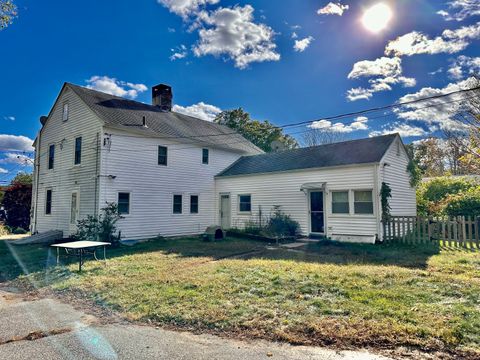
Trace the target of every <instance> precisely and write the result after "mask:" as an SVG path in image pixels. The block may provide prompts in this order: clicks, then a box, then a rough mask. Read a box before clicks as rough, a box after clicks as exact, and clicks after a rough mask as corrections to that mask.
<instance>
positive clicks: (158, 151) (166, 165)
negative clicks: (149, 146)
mask: <svg viewBox="0 0 480 360" xmlns="http://www.w3.org/2000/svg"><path fill="white" fill-rule="evenodd" d="M161 147H163V148H166V149H167V156H166V158H167V163H166V164H159V163H158V157H159V154H160V148H161ZM169 152H170V151H169V150H168V146H167V145H161V144H158V145H157V166H164V167H168V164H169V163H170V161H169V160H168V158H169V155H168V154H169Z"/></svg>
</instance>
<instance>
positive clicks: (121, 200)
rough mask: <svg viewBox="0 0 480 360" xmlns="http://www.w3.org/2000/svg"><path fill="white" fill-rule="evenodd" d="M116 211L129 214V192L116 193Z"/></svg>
mask: <svg viewBox="0 0 480 360" xmlns="http://www.w3.org/2000/svg"><path fill="white" fill-rule="evenodd" d="M118 212H119V214H120V215H128V214H130V193H128V192H121V193H118Z"/></svg>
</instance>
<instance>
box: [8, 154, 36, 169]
mask: <svg viewBox="0 0 480 360" xmlns="http://www.w3.org/2000/svg"><path fill="white" fill-rule="evenodd" d="M0 164H19V165H27V166H31V165H32V164H33V159H32V158H31V157H29V156H27V155H23V154H17V153H7V154H5V156H4V157H3V158H0Z"/></svg>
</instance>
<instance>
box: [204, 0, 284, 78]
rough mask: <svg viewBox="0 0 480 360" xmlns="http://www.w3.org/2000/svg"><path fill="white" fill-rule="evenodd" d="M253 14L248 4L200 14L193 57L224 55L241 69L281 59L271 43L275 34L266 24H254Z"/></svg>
mask: <svg viewBox="0 0 480 360" xmlns="http://www.w3.org/2000/svg"><path fill="white" fill-rule="evenodd" d="M253 12H254V9H253V7H252V6H250V5H245V6H244V7H241V6H235V7H232V8H218V9H217V10H215V11H213V12H205V11H204V12H202V13H201V14H200V15H199V17H198V21H200V22H201V23H202V28H201V29H200V30H199V31H198V34H199V37H200V39H199V41H198V43H197V44H196V45H195V47H194V53H195V55H196V56H204V55H213V56H221V55H225V56H227V58H230V59H232V60H233V61H234V62H235V66H236V67H238V68H240V69H245V68H246V67H247V66H248V65H249V64H250V63H253V62H264V61H278V60H280V54H278V53H277V52H276V47H277V46H276V44H275V43H274V42H273V38H274V35H275V32H274V31H273V30H272V28H270V27H269V26H267V25H265V24H257V23H254V22H253V20H254V17H253Z"/></svg>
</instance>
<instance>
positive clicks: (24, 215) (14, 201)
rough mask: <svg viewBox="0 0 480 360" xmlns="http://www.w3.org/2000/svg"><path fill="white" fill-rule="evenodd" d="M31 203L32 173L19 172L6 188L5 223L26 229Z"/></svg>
mask: <svg viewBox="0 0 480 360" xmlns="http://www.w3.org/2000/svg"><path fill="white" fill-rule="evenodd" d="M31 203H32V175H31V174H25V173H19V174H18V175H17V176H16V177H15V178H14V179H13V180H12V182H11V183H10V186H9V187H8V188H7V189H6V191H5V195H4V197H3V202H2V204H3V206H4V207H5V210H6V212H7V221H6V223H7V225H8V226H10V227H12V228H22V229H25V230H28V228H29V226H30V206H31Z"/></svg>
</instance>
